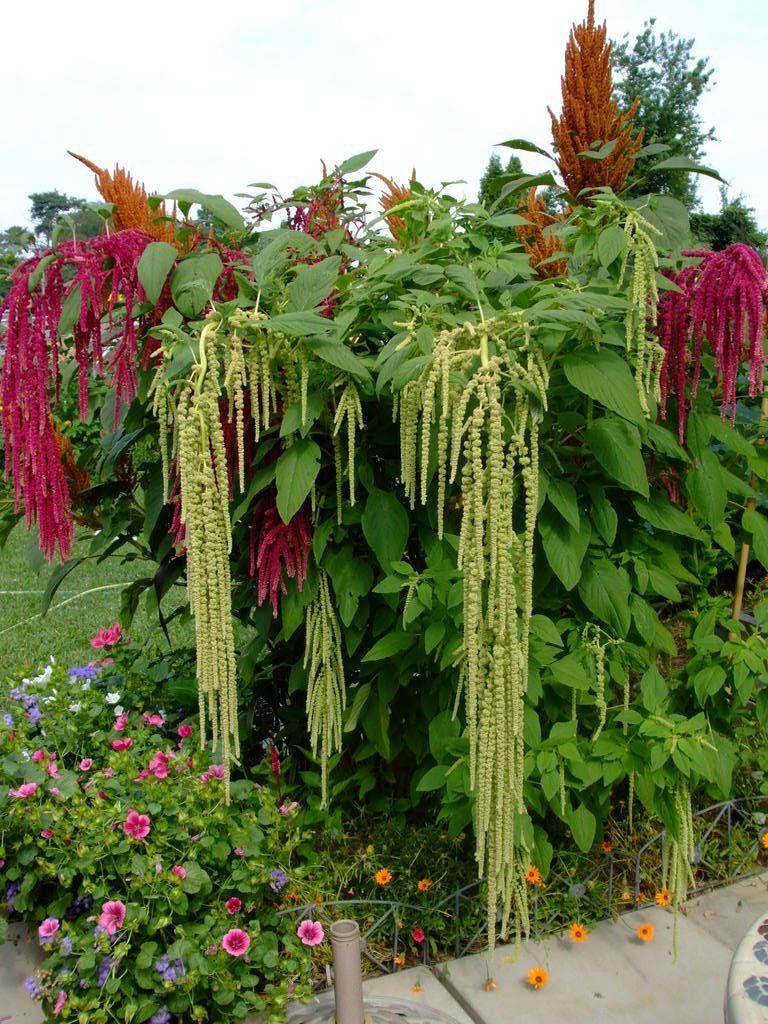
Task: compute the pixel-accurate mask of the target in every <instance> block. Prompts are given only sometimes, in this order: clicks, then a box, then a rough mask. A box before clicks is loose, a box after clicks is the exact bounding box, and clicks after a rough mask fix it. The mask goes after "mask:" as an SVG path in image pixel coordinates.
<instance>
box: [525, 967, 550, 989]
mask: <svg viewBox="0 0 768 1024" xmlns="http://www.w3.org/2000/svg"><path fill="white" fill-rule="evenodd" d="M548 981H549V975H548V974H547V972H546V971H545V970H544V968H543V967H532V968H531V969H530V971H528V984H529V985H530V986H531V988H544V986H545V985H546V984H547V982H548Z"/></svg>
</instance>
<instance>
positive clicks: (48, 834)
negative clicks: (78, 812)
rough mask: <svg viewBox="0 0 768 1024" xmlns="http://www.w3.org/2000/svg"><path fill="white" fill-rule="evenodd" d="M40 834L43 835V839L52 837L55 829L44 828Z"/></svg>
mask: <svg viewBox="0 0 768 1024" xmlns="http://www.w3.org/2000/svg"><path fill="white" fill-rule="evenodd" d="M40 835H41V837H42V838H43V839H50V838H51V836H52V835H53V829H52V828H44V829H43V831H42V832H41V833H40Z"/></svg>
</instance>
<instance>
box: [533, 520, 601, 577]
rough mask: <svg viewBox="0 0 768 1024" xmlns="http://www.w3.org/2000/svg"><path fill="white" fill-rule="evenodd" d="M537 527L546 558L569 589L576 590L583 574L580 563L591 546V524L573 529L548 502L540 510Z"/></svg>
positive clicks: (583, 524)
mask: <svg viewBox="0 0 768 1024" xmlns="http://www.w3.org/2000/svg"><path fill="white" fill-rule="evenodd" d="M538 529H539V534H540V536H541V542H542V545H543V547H544V554H545V555H546V556H547V561H548V562H549V565H550V567H551V569H552V571H553V572H554V574H555V575H556V576H557V578H558V579H559V580H560V582H561V583H562V584H563V586H564V587H565V589H566V590H573V588H574V587H575V586H576V584H577V583H578V582H579V577H580V576H581V563H582V560H583V558H584V555H585V553H586V550H587V547H588V545H589V538H590V536H591V531H590V528H589V524H588V523H587V522H586V521H582V523H581V528H580V529H579V530H574V529H573V527H572V526H571V525H570V524H569V523H567V522H566V521H565V520H564V519H563V518H562V516H561V515H560V514H559V513H558V512H556V511H555V510H554V509H550V508H549V507H548V506H547V505H545V506H544V508H543V509H542V510H541V512H540V513H539V519H538Z"/></svg>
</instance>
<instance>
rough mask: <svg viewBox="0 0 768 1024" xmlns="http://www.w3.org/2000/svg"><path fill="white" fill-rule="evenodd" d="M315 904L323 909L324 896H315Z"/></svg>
mask: <svg viewBox="0 0 768 1024" xmlns="http://www.w3.org/2000/svg"><path fill="white" fill-rule="evenodd" d="M315 903H316V904H317V905H318V907H322V905H323V897H322V896H315Z"/></svg>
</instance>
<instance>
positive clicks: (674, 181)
mask: <svg viewBox="0 0 768 1024" xmlns="http://www.w3.org/2000/svg"><path fill="white" fill-rule="evenodd" d="M655 25H656V19H655V18H651V19H650V20H649V21H647V22H645V24H644V26H643V31H642V32H641V33H640V34H639V35H638V36H637V37H636V39H635V41H634V43H632V44H630V41H629V37H628V36H625V37H624V40H623V42H621V43H616V42H614V44H613V51H612V60H613V66H614V70H615V72H616V92H617V95H618V97H619V101H620V103H621V105H622V106H623V107H624V108H625V109H628V108H629V107H630V106H631V105H632V103H634V101H635V98H637V99H638V100H639V103H638V108H637V113H636V114H635V118H634V122H635V127H636V128H643V129H644V130H645V134H644V137H643V142H644V145H646V146H647V145H650V144H652V143H663V144H664V145H667V146H669V147H670V151H669V152H667V153H665V154H663V157H660V156H659V155H656V156H641V157H640V159H639V160H638V161H637V164H636V166H635V172H636V174H638V175H644V174H646V173H647V171H648V169H649V168H650V167H652V166H653V164H654V163H658V161H659V160H660V159H662V158H665V157H671V156H685V157H688V158H689V159H690V160H694V161H697V162H698V161H700V160H701V159H702V156H703V148H704V146H705V145H706V143H707V142H711V141H712V140H713V139H715V130H714V128H708V129H707V128H705V127H704V124H703V122H702V119H701V115H700V114H699V102H700V100H701V97H702V96H703V95H704V93H705V92H707V91H708V90H709V89H710V88H711V80H712V76H713V74H714V69H713V68H711V67H710V65H709V58H707V57H696V56H695V54H694V52H693V47H694V44H695V40H694V39H683V38H682V37H681V36H678V35H677V34H676V33H674V32H662V33H661V34H660V35H658V36H657V35H656V31H655ZM641 187H642V190H643V191H644V192H660V193H667V194H668V195H672V196H675V197H676V198H677V199H680V200H681V201H682V202H683V203H685V205H686V206H687V207H688V209H694V208H695V207H696V205H697V202H698V196H697V186H696V178H695V177H694V176H693V175H688V174H679V173H674V172H672V173H669V172H667V173H664V172H661V173H659V174H652V175H650V177H649V178H648V180H646V181H645V182H643V185H642V186H641Z"/></svg>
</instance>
